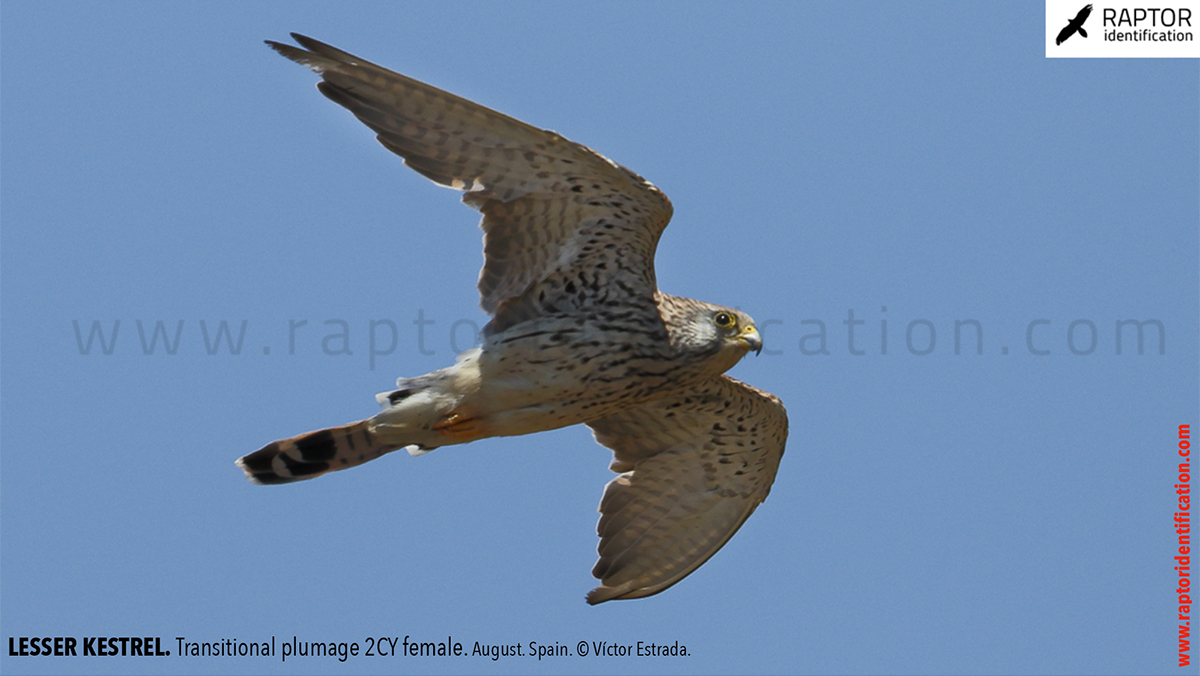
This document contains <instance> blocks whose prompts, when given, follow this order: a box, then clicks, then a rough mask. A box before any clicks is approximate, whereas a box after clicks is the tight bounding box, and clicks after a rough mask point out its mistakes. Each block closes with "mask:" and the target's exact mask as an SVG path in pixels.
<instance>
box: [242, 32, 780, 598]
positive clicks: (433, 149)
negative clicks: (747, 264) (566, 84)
mask: <svg viewBox="0 0 1200 676" xmlns="http://www.w3.org/2000/svg"><path fill="white" fill-rule="evenodd" d="M292 37H293V38H294V39H295V41H296V42H297V43H298V44H299V45H300V47H295V46H292V45H287V44H281V43H278V42H272V41H267V44H268V45H270V46H271V47H272V48H273V49H274V50H275V51H277V52H279V53H280V54H282V55H283V56H285V57H287V58H289V59H291V60H292V61H295V62H297V63H299V64H302V65H304V66H307V67H308V68H309V69H311V70H313V71H315V72H316V73H317V74H318V75H320V76H321V78H322V80H321V82H318V83H317V88H318V89H319V90H320V92H321V93H322V94H324V95H325V96H326V97H328V98H329V99H331V100H333V101H334V102H335V103H337V104H339V105H341V106H344V107H345V108H346V109H348V110H349V111H350V112H352V113H354V115H355V116H356V117H357V118H358V119H359V120H361V121H362V122H363V123H364V124H366V125H367V126H368V127H370V128H371V129H372V130H373V131H374V132H375V133H376V135H377V136H376V138H378V140H379V142H380V143H382V144H383V145H384V147H386V148H387V149H389V150H391V151H392V152H394V153H396V154H397V155H399V156H401V157H402V158H404V163H405V164H407V165H408V166H409V167H411V168H412V169H414V170H415V171H417V172H418V173H420V174H422V175H424V176H426V177H427V178H429V179H431V180H433V181H434V182H436V183H438V184H441V185H444V186H448V187H451V188H456V189H458V190H461V191H463V196H462V199H463V201H464V202H466V203H467V204H468V205H470V206H472V207H474V208H475V209H477V210H479V211H480V212H482V214H483V220H482V222H481V223H480V227H481V228H482V229H483V231H484V246H483V249H484V265H483V270H482V271H481V272H480V275H479V293H480V297H481V301H480V304H481V305H482V307H483V309H484V310H485V311H486V312H487V313H488V314H489V315H491V320H490V321H489V322H488V324H487V325H486V326H485V327H484V329H483V332H482V344H481V345H479V346H478V347H476V348H473V349H471V350H468V351H466V352H464V353H462V354H460V355H459V356H458V359H457V360H456V362H455V363H454V364H453V365H452V366H448V367H446V368H443V369H440V370H437V371H433V372H432V373H427V374H425V375H422V376H417V377H415V378H400V379H399V380H398V382H397V388H396V389H395V390H393V391H390V392H384V393H382V394H379V395H377V396H376V399H377V400H378V402H379V404H380V405H381V406H382V407H383V410H382V412H380V413H379V414H377V415H375V416H374V417H371V418H368V419H366V420H362V421H359V422H356V423H351V424H349V425H344V426H341V427H333V428H329V429H323V430H318V431H315V432H308V433H306V434H301V435H299V436H295V437H291V438H289V439H281V440H279V441H275V442H272V443H270V444H267V445H266V446H264V447H263V448H262V449H260V450H258V451H255V452H254V453H251V454H249V455H246V456H244V457H242V458H239V459H238V460H237V465H238V466H239V467H240V468H241V469H242V470H243V471H244V472H245V473H246V476H247V477H248V478H249V479H250V480H251V481H253V482H255V483H259V484H279V483H289V482H293V481H299V480H301V479H311V478H313V477H316V476H320V475H322V474H325V473H326V472H330V471H333V470H339V469H346V468H348V467H353V466H355V465H359V464H362V463H364V462H367V461H368V460H373V459H375V458H378V457H379V456H381V455H384V454H385V453H390V452H392V451H395V450H397V449H401V448H405V449H406V450H408V452H409V453H410V454H412V455H420V454H422V453H426V452H428V451H431V450H433V449H435V448H438V447H440V446H450V445H454V444H463V443H467V442H470V441H475V440H477V439H484V438H487V437H495V436H514V435H522V434H531V433H533V432H540V431H543V430H551V429H556V428H559V427H564V426H567V425H575V424H580V423H583V424H586V425H588V426H589V427H591V429H592V432H593V434H594V435H595V438H596V441H598V442H599V443H600V444H603V445H604V446H607V447H608V448H610V449H612V451H613V454H614V455H613V461H612V464H611V465H610V468H611V469H612V470H613V471H614V472H617V473H618V476H617V477H616V478H614V479H613V480H612V481H610V482H609V483H608V485H607V486H606V487H605V489H604V493H603V497H602V498H601V501H600V513H601V517H600V522H599V525H598V526H597V532H598V534H599V536H600V544H599V547H598V550H599V554H600V559H599V561H598V562H597V563H596V566H595V568H594V569H593V570H592V574H593V575H594V576H595V577H596V578H597V579H599V580H600V586H598V587H596V588H595V589H593V590H592V591H591V592H590V593H589V594H588V595H587V601H588V603H591V604H596V603H601V602H604V601H609V600H612V599H632V598H639V597H644V596H650V595H652V594H657V593H658V592H661V591H663V590H664V589H666V588H668V587H670V586H671V585H673V584H675V583H676V582H679V581H680V580H681V579H683V578H684V577H686V576H687V575H688V574H690V573H691V572H692V571H694V570H696V569H697V568H698V567H700V565H701V564H703V563H704V562H705V561H707V560H708V559H709V557H711V556H712V555H713V554H715V553H716V552H717V550H719V549H720V548H721V547H722V546H723V545H724V544H725V543H726V542H727V541H728V540H729V538H731V537H732V536H733V534H734V533H735V532H737V530H738V528H740V527H741V525H742V524H743V523H744V522H745V521H746V519H747V518H749V516H750V515H751V514H752V513H753V512H754V510H755V508H756V507H757V506H758V505H759V504H760V503H762V501H763V500H764V499H765V498H766V497H767V493H768V492H769V491H770V489H771V484H772V483H773V482H774V480H775V473H776V471H777V469H778V467H779V461H780V459H781V458H782V457H783V451H784V444H785V442H786V440H787V430H788V421H787V413H786V412H785V411H784V407H783V404H782V403H781V402H780V401H779V399H778V398H777V397H775V396H773V395H771V394H768V393H766V392H763V391H762V390H758V389H756V388H754V387H751V386H749V385H746V384H744V383H741V382H739V381H737V380H734V379H733V378H730V377H729V376H726V375H724V373H725V371H727V370H728V369H730V368H731V367H732V366H733V365H734V364H736V363H737V362H738V361H739V360H741V358H742V357H743V356H744V355H745V354H746V353H747V352H748V351H750V350H754V351H755V352H759V351H761V349H762V339H761V337H760V336H759V333H758V330H757V329H756V328H755V325H754V320H753V319H751V318H750V317H749V316H748V315H746V314H745V313H743V312H741V311H739V310H735V309H731V308H727V307H721V306H718V305H712V304H710V303H704V302H701V301H697V300H691V299H689V298H684V297H681V296H672V295H669V294H666V293H663V292H661V291H659V290H658V285H657V283H656V280H655V275H654V254H655V250H656V248H657V246H658V240H659V236H660V235H661V234H662V231H663V229H664V228H666V226H667V222H668V221H669V220H670V218H671V211H672V207H671V202H670V201H669V200H668V199H667V197H666V195H664V194H663V193H662V191H660V190H659V189H658V188H656V187H655V186H654V185H652V184H651V183H650V182H648V181H646V180H645V179H643V178H642V177H641V176H639V175H637V174H635V173H633V172H632V171H630V170H628V169H626V168H625V167H622V166H621V165H619V164H617V163H615V162H613V161H612V160H609V159H608V158H606V157H604V156H602V155H600V154H598V153H596V152H594V151H592V150H591V149H589V148H587V147H585V146H582V145H580V144H578V143H573V142H571V141H568V140H567V139H565V138H563V137H562V136H559V135H558V134H556V133H554V132H552V131H546V130H543V129H538V128H536V127H532V126H530V125H527V124H525V123H523V122H520V121H518V120H515V119H513V118H511V117H508V116H506V115H503V114H501V113H498V112H496V111H494V110H491V109H489V108H485V107H483V106H481V105H478V104H476V103H473V102H471V101H468V100H466V99H464V98H460V97H458V96H455V95H453V94H450V93H448V92H445V91H442V90H440V89H437V88H435V87H431V86H430V85H427V84H425V83H423V82H418V81H417V80H413V79H411V78H408V77H405V76H404V75H400V74H399V73H395V72H393V71H390V70H387V69H385V68H382V67H380V66H377V65H375V64H373V63H370V62H368V61H365V60H363V59H360V58H359V57H357V56H354V55H352V54H348V53H346V52H343V51H341V50H340V49H337V48H334V47H331V46H330V45H327V44H325V43H322V42H319V41H317V40H314V39H312V38H309V37H305V36H303V35H298V34H295V33H293V34H292Z"/></svg>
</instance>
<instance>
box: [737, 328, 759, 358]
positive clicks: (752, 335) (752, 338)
mask: <svg viewBox="0 0 1200 676" xmlns="http://www.w3.org/2000/svg"><path fill="white" fill-rule="evenodd" d="M738 339H739V340H741V341H742V343H744V344H745V345H746V348H747V349H749V350H754V354H755V355H756V356H757V355H760V354H762V348H763V342H762V336H760V335H758V329H756V328H755V327H754V325H753V324H750V325H749V326H747V327H746V328H744V329H742V335H740V336H738Z"/></svg>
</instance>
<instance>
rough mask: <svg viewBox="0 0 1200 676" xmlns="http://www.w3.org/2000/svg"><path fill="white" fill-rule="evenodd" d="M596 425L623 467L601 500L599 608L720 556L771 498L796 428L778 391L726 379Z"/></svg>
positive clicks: (653, 590)
mask: <svg viewBox="0 0 1200 676" xmlns="http://www.w3.org/2000/svg"><path fill="white" fill-rule="evenodd" d="M588 426H590V427H591V428H592V430H593V431H594V433H595V435H596V441H598V442H600V443H601V444H603V445H605V446H607V447H609V448H611V449H613V451H614V456H615V457H614V459H613V463H612V470H613V471H614V472H621V473H622V474H621V475H620V476H618V477H617V478H615V479H613V480H612V481H611V482H609V484H608V486H606V487H605V489H604V497H603V498H602V499H601V501H600V513H601V517H600V523H599V525H598V526H597V527H596V530H597V532H598V533H599V535H600V546H599V552H600V560H599V561H598V562H597V563H596V567H595V568H594V569H593V570H592V574H593V575H595V576H596V577H597V578H598V579H599V580H600V582H601V585H600V586H599V587H597V588H596V589H593V590H592V591H591V593H589V594H588V597H587V600H588V603H592V604H596V603H601V602H604V601H609V600H611V599H632V598H640V597H643V596H650V595H651V594H657V593H658V592H661V591H663V590H664V589H666V588H667V587H670V586H671V585H673V584H675V583H676V582H678V581H680V580H682V579H683V578H684V577H686V576H687V575H688V574H690V573H691V572H692V571H694V570H696V569H697V568H699V567H700V565H701V564H703V563H704V562H705V561H707V560H708V559H709V557H711V556H712V555H713V554H715V553H716V552H717V550H718V549H720V548H721V547H722V546H723V545H724V544H725V543H726V542H727V541H728V540H729V538H731V537H733V534H734V533H736V532H737V530H738V528H740V527H741V525H742V523H744V522H745V521H746V519H747V518H749V516H750V515H751V514H752V513H753V512H754V509H755V508H756V507H757V506H758V505H759V503H761V502H762V501H763V500H764V499H766V497H767V493H769V492H770V490H771V484H772V483H773V482H774V481H775V472H776V470H777V469H778V468H779V461H780V459H781V458H782V457H783V449H784V444H785V443H786V441H787V431H788V421H787V412H786V411H784V408H783V404H782V403H781V402H780V401H779V399H778V398H777V397H775V396H774V395H771V394H768V393H766V392H763V391H761V390H758V389H755V388H753V387H750V386H749V385H746V384H744V383H741V382H738V381H737V380H734V379H733V378H730V377H729V376H725V375H721V376H717V377H714V378H711V379H709V380H707V381H705V382H703V383H701V384H700V385H697V386H695V387H692V388H689V389H686V390H683V391H681V392H679V393H677V394H673V395H669V396H667V397H665V398H662V399H657V400H654V401H651V402H650V403H647V404H645V405H643V406H641V407H638V408H635V409H633V410H630V411H625V412H623V413H618V414H616V415H613V416H609V417H607V418H603V419H601V420H597V421H595V422H591V423H588Z"/></svg>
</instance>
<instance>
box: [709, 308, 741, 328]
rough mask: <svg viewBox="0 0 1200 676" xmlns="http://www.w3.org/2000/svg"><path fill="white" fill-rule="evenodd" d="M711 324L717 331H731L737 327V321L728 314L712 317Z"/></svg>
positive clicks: (722, 313) (719, 313)
mask: <svg viewBox="0 0 1200 676" xmlns="http://www.w3.org/2000/svg"><path fill="white" fill-rule="evenodd" d="M713 323H714V324H716V325H717V328H718V329H732V328H733V327H735V326H737V319H736V318H735V317H734V316H733V315H731V314H729V313H728V312H718V313H717V314H716V315H715V316H714V317H713Z"/></svg>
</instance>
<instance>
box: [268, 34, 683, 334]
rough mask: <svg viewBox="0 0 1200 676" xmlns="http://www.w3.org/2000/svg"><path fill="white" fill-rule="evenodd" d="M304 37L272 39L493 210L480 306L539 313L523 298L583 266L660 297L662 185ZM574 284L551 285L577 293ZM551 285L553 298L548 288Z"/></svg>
mask: <svg viewBox="0 0 1200 676" xmlns="http://www.w3.org/2000/svg"><path fill="white" fill-rule="evenodd" d="M292 37H293V38H295V40H296V42H297V43H299V44H300V45H301V46H302V47H304V49H300V48H297V47H294V46H291V45H285V44H280V43H278V42H272V41H270V40H268V41H267V44H268V45H270V46H271V47H272V48H273V49H275V51H277V52H279V53H280V54H282V55H283V56H286V57H287V58H289V59H291V60H293V61H295V62H297V63H300V64H302V65H304V66H307V67H308V68H310V69H312V70H313V71H315V72H317V73H318V74H320V75H321V77H322V78H323V81H322V82H320V83H318V85H317V87H318V88H319V89H320V91H321V93H322V94H324V95H325V96H327V97H329V98H330V99H332V100H333V101H334V102H336V103H338V104H340V105H342V106H344V107H345V108H347V109H348V110H349V111H350V112H352V113H354V115H355V116H356V117H358V119H359V120H361V121H362V122H363V123H364V124H366V125H367V126H368V127H370V128H371V129H373V130H374V131H375V132H376V134H377V138H378V139H379V142H380V143H382V144H383V145H384V146H385V147H387V148H388V149H389V150H391V151H392V152H395V153H396V154H398V155H400V156H401V157H403V158H404V162H405V164H407V165H408V166H410V167H412V168H413V169H415V170H416V171H417V172H419V173H421V174H423V175H424V176H426V177H428V178H430V179H431V180H433V181H434V182H436V183H439V184H441V185H444V186H448V187H451V188H456V189H458V190H462V191H464V192H465V194H464V195H463V201H464V202H466V203H467V204H469V205H471V206H473V207H475V208H477V209H479V211H481V212H482V213H483V221H482V223H481V227H482V228H483V230H484V265H483V270H482V271H481V272H480V275H479V292H480V296H481V299H480V305H481V306H482V307H483V309H484V310H485V311H487V312H488V313H489V314H493V315H497V317H496V319H497V320H503V319H504V317H501V316H500V315H502V314H503V313H504V312H505V310H506V308H512V310H513V312H523V313H524V314H525V315H528V314H529V313H530V309H529V307H528V305H529V303H525V306H526V307H524V308H519V309H518V308H516V306H517V305H519V303H518V301H519V299H521V298H522V297H523V296H528V295H529V293H530V291H531V289H533V288H534V287H536V286H538V285H539V284H541V283H543V282H545V281H546V280H547V279H549V278H552V277H554V276H556V275H557V276H559V277H561V278H564V279H567V278H571V277H572V276H573V275H574V273H576V272H577V271H580V270H589V271H595V270H600V271H605V270H608V271H609V272H610V273H611V276H613V277H614V278H612V279H599V280H597V281H596V283H595V286H596V287H597V288H600V287H606V288H609V289H612V290H616V291H617V292H618V293H626V294H636V295H640V296H642V297H643V298H645V297H650V296H653V294H654V291H655V290H656V288H657V285H656V282H655V277H654V251H655V248H656V247H657V244H658V238H659V236H660V235H661V234H662V231H663V229H664V228H665V227H666V226H667V222H668V221H669V220H670V218H671V211H672V209H671V202H670V201H669V200H668V199H667V197H666V196H665V195H664V194H663V193H662V191H660V190H659V189H658V188H656V187H654V186H653V185H652V184H650V183H649V182H648V181H646V180H645V179H643V178H642V177H641V176H638V175H637V174H635V173H633V172H631V171H629V170H628V169H625V168H624V167H622V166H620V165H618V164H616V163H615V162H613V161H611V160H609V159H607V158H605V157H603V156H602V155H600V154H598V153H596V152H594V151H592V150H591V149H589V148H587V147H585V146H582V145H580V144H578V143H574V142H572V141H568V140H567V139H565V138H563V137H562V136H559V135H558V134H556V133H554V132H552V131H546V130H543V129H538V128H536V127H532V126H530V125H528V124H525V123H524V122H521V121H519V120H515V119H513V118H511V117H508V116H507V115H503V114H501V113H498V112H496V111H494V110H491V109H490V108H485V107H483V106H481V105H479V104H476V103H473V102H471V101H468V100H466V99H464V98H461V97H458V96H455V95H453V94H450V93H448V92H445V91H442V90H440V89H437V88H436V87H431V86H429V85H427V84H425V83H423V82H418V81H417V80H414V79H412V78H409V77H405V76H404V75H401V74H399V73H395V72H392V71H390V70H388V69H386V68H382V67H380V66H377V65H375V64H373V63H370V62H368V61H365V60H363V59H360V58H358V57H357V56H354V55H353V54H349V53H346V52H343V51H341V50H340V49H337V48H335V47H331V46H329V45H327V44H324V43H322V42H319V41H317V40H314V39H312V38H309V37H305V36H303V35H298V34H295V33H293V34H292ZM618 259H619V266H618V265H617V264H616V261H617V260H618ZM598 264H599V265H598ZM618 267H619V268H620V270H617V268H618ZM617 277H619V278H620V279H617ZM564 285H565V282H562V283H560V284H558V285H557V286H556V287H555V288H554V289H552V290H551V291H552V292H554V293H558V294H565V293H566V292H565V291H562V290H561V287H562V286H564ZM540 295H541V298H542V300H543V301H545V300H546V299H545V296H546V293H544V292H543V293H541V294H540ZM549 300H550V304H551V305H552V304H553V301H554V300H555V299H553V298H551V299H549ZM508 323H512V322H511V321H509V322H508Z"/></svg>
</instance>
